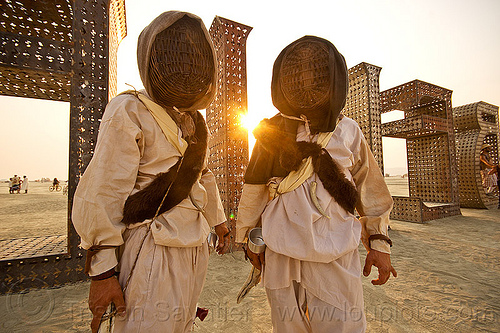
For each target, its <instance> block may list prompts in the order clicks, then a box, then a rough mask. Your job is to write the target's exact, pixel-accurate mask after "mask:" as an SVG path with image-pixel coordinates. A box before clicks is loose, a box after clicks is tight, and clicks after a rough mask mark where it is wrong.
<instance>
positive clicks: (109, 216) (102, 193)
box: [72, 11, 229, 332]
mask: <svg viewBox="0 0 500 333" xmlns="http://www.w3.org/2000/svg"><path fill="white" fill-rule="evenodd" d="M137 57H138V65H139V72H140V76H141V79H142V82H143V84H144V87H145V90H141V91H135V90H131V91H127V92H125V93H122V94H120V95H118V96H117V97H115V98H113V99H112V100H111V101H110V102H109V104H108V105H107V107H106V110H105V112H104V115H103V118H102V122H101V125H100V128H99V135H98V140H97V145H96V149H95V153H94V155H93V158H92V160H91V162H90V163H89V165H88V167H87V169H86V171H85V173H84V175H83V176H82V178H81V179H80V182H79V185H78V188H77V190H76V193H75V196H74V203H73V212H72V220H73V223H74V225H75V228H76V230H77V231H78V233H79V235H80V236H81V239H82V241H81V246H82V247H83V248H84V249H87V250H88V253H87V263H86V264H87V265H86V266H87V267H86V269H87V270H88V273H89V275H90V277H91V279H92V281H91V285H90V293H89V306H90V309H91V311H92V313H93V321H92V323H91V327H92V331H93V332H97V330H98V327H99V325H100V321H101V317H102V315H103V313H104V311H105V310H106V309H107V308H108V305H109V304H110V303H111V302H112V303H113V304H114V305H115V306H116V308H117V312H118V316H116V318H115V320H114V330H115V332H189V331H191V329H192V326H193V323H194V319H195V314H196V303H197V300H198V297H199V295H200V293H201V290H202V287H203V283H204V280H205V275H206V271H207V265H208V256H209V249H208V245H207V236H208V234H209V232H210V230H211V228H212V227H213V228H214V229H215V232H216V233H217V235H218V236H219V245H218V249H217V250H218V252H219V253H224V252H225V251H226V250H227V248H228V245H229V232H228V229H227V227H226V225H225V223H224V222H225V221H226V217H225V215H224V210H223V207H222V203H221V201H220V197H219V192H218V190H217V185H216V182H215V177H214V175H213V174H212V172H211V171H210V170H208V169H207V166H206V163H207V151H208V145H207V142H208V135H209V134H208V129H207V126H206V123H205V120H204V118H203V116H202V115H201V113H200V112H199V111H197V110H200V109H204V108H206V107H207V106H208V105H209V103H210V102H211V101H212V99H213V97H214V94H215V89H216V72H215V71H216V55H215V52H214V48H213V45H212V42H211V40H210V37H209V34H208V32H207V30H206V27H205V26H204V24H203V22H202V21H201V19H200V18H199V17H197V16H195V15H193V14H190V13H184V12H176V11H172V12H165V13H163V14H161V15H160V16H158V17H157V18H156V19H154V20H153V21H152V22H151V23H150V24H149V25H148V26H147V27H146V28H145V29H144V30H143V31H142V33H141V35H140V36H139V40H138V47H137ZM118 272H119V274H118Z"/></svg>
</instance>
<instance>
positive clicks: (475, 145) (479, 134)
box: [453, 102, 499, 208]
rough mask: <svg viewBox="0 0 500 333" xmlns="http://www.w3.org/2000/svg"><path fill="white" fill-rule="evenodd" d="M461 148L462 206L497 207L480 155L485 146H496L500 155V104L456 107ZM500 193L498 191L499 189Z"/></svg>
mask: <svg viewBox="0 0 500 333" xmlns="http://www.w3.org/2000/svg"><path fill="white" fill-rule="evenodd" d="M453 121H454V127H455V140H456V148H457V164H458V181H459V187H460V206H462V207H469V208H496V206H497V204H498V199H497V198H496V197H492V196H487V195H486V192H485V191H484V188H483V186H482V184H481V174H480V165H479V155H480V154H481V145H482V144H483V143H488V144H491V145H492V146H493V149H492V154H491V155H492V158H493V160H494V161H495V163H498V162H499V158H498V156H499V155H498V148H499V143H498V137H499V125H498V106H495V105H491V104H488V103H485V102H476V103H472V104H467V105H462V106H459V107H455V108H453ZM497 194H498V192H497Z"/></svg>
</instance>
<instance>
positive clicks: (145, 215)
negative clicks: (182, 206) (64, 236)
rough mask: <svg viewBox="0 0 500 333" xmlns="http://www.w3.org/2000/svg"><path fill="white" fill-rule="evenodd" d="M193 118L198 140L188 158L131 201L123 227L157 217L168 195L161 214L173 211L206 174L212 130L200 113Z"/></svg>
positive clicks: (132, 197) (190, 144) (196, 139)
mask: <svg viewBox="0 0 500 333" xmlns="http://www.w3.org/2000/svg"><path fill="white" fill-rule="evenodd" d="M193 118H194V121H195V124H196V131H195V135H194V136H195V138H194V140H191V142H190V143H189V145H188V147H187V149H186V151H185V152H184V158H182V159H179V161H178V162H177V163H176V164H175V165H174V166H173V167H171V168H170V170H169V171H167V172H163V173H159V174H158V175H156V178H155V179H154V180H153V181H152V182H151V184H149V185H148V186H146V187H145V188H144V189H142V190H141V191H139V192H137V193H134V194H133V195H131V196H130V197H129V198H128V199H127V201H126V202H125V206H124V208H123V219H122V222H123V223H125V224H127V225H128V224H133V223H136V222H142V221H144V220H146V219H151V218H153V217H155V214H156V211H157V209H158V207H159V206H160V204H161V202H162V200H163V197H164V196H165V193H167V191H168V194H167V197H166V198H165V200H164V202H163V204H162V206H161V208H160V211H159V214H162V213H164V212H166V211H168V210H170V209H172V208H173V207H175V206H176V205H178V204H179V203H180V202H181V201H182V200H184V199H186V198H187V197H188V195H189V193H190V192H191V188H192V187H193V185H194V183H195V182H196V180H197V179H198V178H199V177H200V175H201V173H202V171H203V170H202V168H203V164H204V161H205V155H206V152H207V145H208V129H207V126H206V124H205V121H204V119H203V116H202V115H201V113H199V112H198V111H197V112H196V113H195V114H194V115H193Z"/></svg>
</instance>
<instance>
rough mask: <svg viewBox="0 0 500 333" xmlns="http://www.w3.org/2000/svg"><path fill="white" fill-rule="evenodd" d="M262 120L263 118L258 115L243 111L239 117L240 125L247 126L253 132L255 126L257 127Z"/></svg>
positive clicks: (249, 131)
mask: <svg viewBox="0 0 500 333" xmlns="http://www.w3.org/2000/svg"><path fill="white" fill-rule="evenodd" d="M260 121H261V119H260V118H259V117H258V116H256V115H252V114H249V113H242V114H240V117H239V124H240V126H242V127H243V128H245V129H246V130H247V131H248V133H252V131H253V130H254V128H255V127H257V125H258V124H259V122H260Z"/></svg>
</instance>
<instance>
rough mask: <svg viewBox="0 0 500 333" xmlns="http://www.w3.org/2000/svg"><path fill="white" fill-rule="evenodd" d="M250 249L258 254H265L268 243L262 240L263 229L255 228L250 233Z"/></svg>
mask: <svg viewBox="0 0 500 333" xmlns="http://www.w3.org/2000/svg"><path fill="white" fill-rule="evenodd" d="M248 249H249V250H250V251H252V252H253V253H257V254H258V253H262V252H264V250H265V249H266V243H265V242H264V238H262V228H253V229H252V230H250V232H249V233H248Z"/></svg>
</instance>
